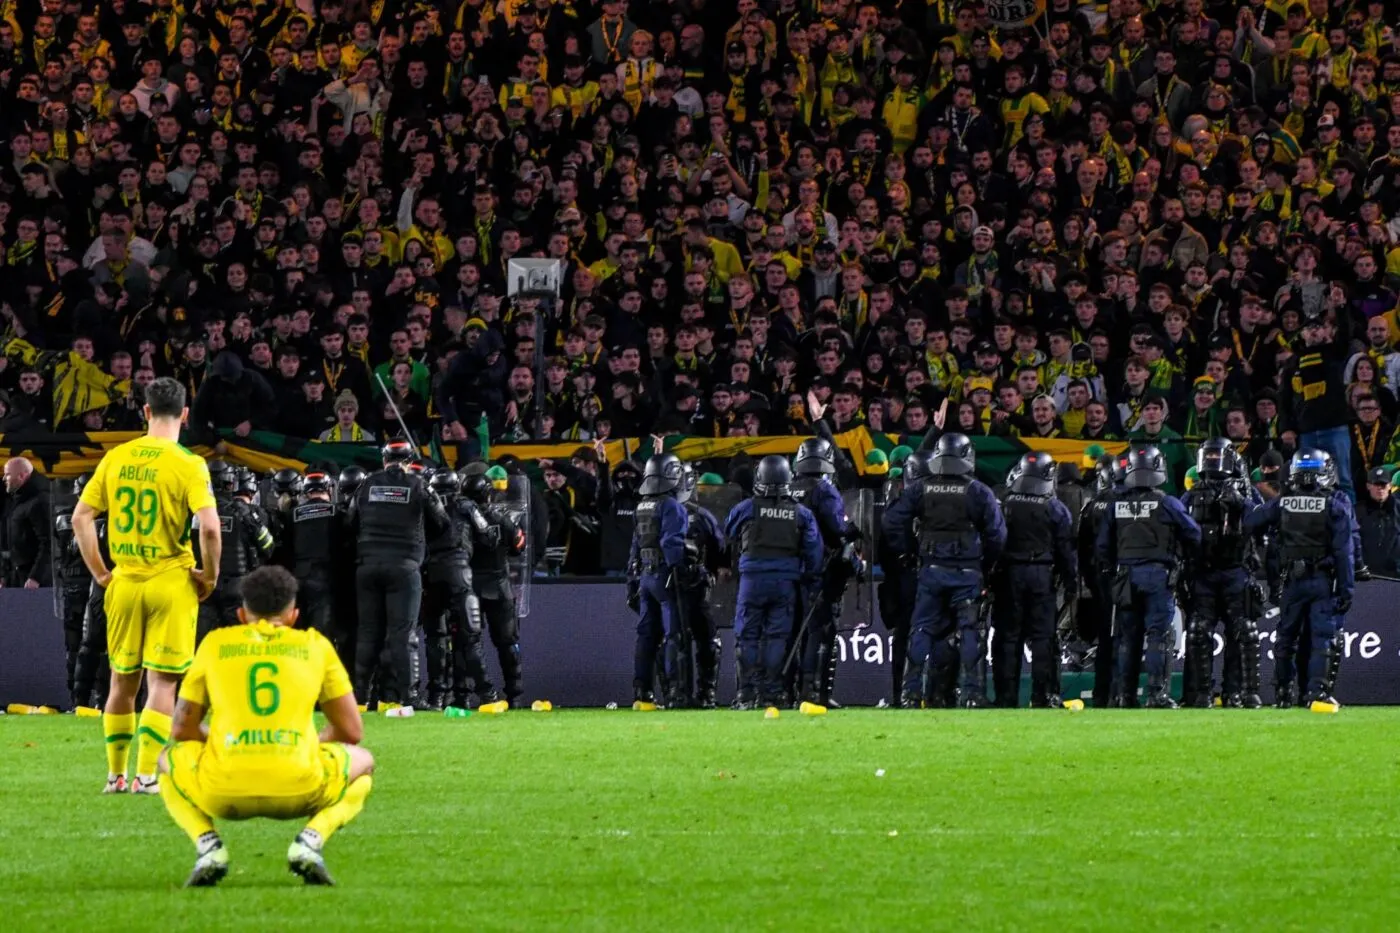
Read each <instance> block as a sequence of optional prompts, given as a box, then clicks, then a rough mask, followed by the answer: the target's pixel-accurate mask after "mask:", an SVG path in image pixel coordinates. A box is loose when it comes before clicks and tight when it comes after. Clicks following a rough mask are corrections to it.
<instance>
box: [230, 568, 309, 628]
mask: <svg viewBox="0 0 1400 933" xmlns="http://www.w3.org/2000/svg"><path fill="white" fill-rule="evenodd" d="M238 595H239V597H240V598H241V599H242V600H243V605H242V606H240V607H239V608H238V621H240V622H242V623H244V624H245V625H248V624H251V623H253V622H257V621H258V620H259V619H263V620H266V621H268V622H271V623H273V624H275V625H296V623H297V616H299V615H300V614H301V610H299V609H297V579H296V577H294V576H292V575H291V573H290V572H289V571H288V570H286V569H285V568H283V567H278V566H276V565H275V564H268V565H267V566H266V567H259V568H258V569H257V570H254V571H253V572H252V573H250V574H248V575H247V576H245V577H244V578H243V582H242V583H241V584H239V588H238Z"/></svg>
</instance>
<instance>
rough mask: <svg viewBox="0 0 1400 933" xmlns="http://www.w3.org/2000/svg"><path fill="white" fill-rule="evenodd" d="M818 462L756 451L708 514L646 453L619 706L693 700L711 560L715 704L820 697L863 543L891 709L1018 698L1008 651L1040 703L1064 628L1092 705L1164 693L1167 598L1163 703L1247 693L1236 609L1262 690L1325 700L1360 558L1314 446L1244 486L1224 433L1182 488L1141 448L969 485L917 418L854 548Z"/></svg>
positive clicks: (1014, 702)
mask: <svg viewBox="0 0 1400 933" xmlns="http://www.w3.org/2000/svg"><path fill="white" fill-rule="evenodd" d="M836 455H837V450H836V448H835V447H834V446H833V445H832V444H831V443H830V442H829V441H827V440H826V439H824V438H813V439H810V440H808V441H806V442H804V443H803V444H802V445H801V448H800V449H799V451H798V454H797V456H796V458H795V460H794V465H793V467H792V468H790V467H789V465H788V462H787V460H786V459H785V458H783V457H779V456H770V457H765V458H763V460H762V461H760V463H759V464H758V467H757V469H756V471H755V478H754V485H753V495H752V497H750V498H748V499H745V500H743V501H742V502H739V503H737V504H735V505H733V506H732V508H729V509H728V511H727V514H725V515H724V516H723V519H722V521H717V520H716V518H715V516H713V515H711V514H710V513H709V512H708V511H706V510H705V509H703V508H700V507H699V506H698V505H697V504H696V503H695V501H694V498H695V479H694V474H693V473H692V472H691V471H690V468H689V466H688V465H687V464H684V463H682V462H681V461H679V460H677V459H676V458H675V457H674V456H672V455H659V456H655V457H652V458H651V459H650V460H648V461H647V463H646V466H645V471H644V478H643V482H642V486H641V489H640V499H639V501H638V503H637V506H636V525H635V531H634V535H633V540H632V551H631V562H630V564H629V605H630V606H631V607H632V608H633V610H634V611H637V612H638V615H639V619H638V628H637V651H636V658H635V660H636V663H635V669H634V684H633V686H634V703H633V705H634V708H636V709H642V710H649V709H655V708H657V707H658V706H659V705H661V704H663V703H664V704H665V705H668V706H672V707H686V706H699V707H712V706H714V704H715V692H716V691H715V680H714V671H715V670H717V664H716V648H715V645H716V642H715V641H714V638H713V634H714V630H715V622H714V619H713V618H712V613H709V612H707V611H706V609H707V608H708V607H710V601H709V599H708V598H707V594H708V587H709V586H710V585H711V584H712V583H713V581H714V580H715V579H716V576H717V575H718V576H719V577H721V578H722V577H724V575H725V574H726V573H730V572H737V575H738V581H739V583H738V593H737V598H736V600H735V605H734V630H735V655H736V657H735V660H736V669H737V691H736V700H735V703H734V706H735V707H736V708H741V709H742V708H752V707H754V706H781V705H798V704H803V703H805V704H809V706H810V707H821V708H828V707H830V706H832V705H834V701H833V699H832V684H833V679H834V673H835V665H834V661H835V655H834V652H832V650H831V646H832V644H833V642H834V639H835V637H836V635H837V633H838V631H839V630H840V624H841V621H840V606H841V601H842V595H843V591H844V590H845V588H846V586H847V585H848V581H849V580H850V579H853V578H859V577H861V575H862V574H863V573H864V572H865V567H864V555H866V554H870V553H874V554H875V555H877V556H878V557H879V559H880V563H881V566H882V570H883V581H882V583H881V588H880V599H879V605H880V609H881V615H882V617H883V621H884V623H885V625H886V627H887V629H888V631H889V632H890V636H891V640H892V649H893V650H892V652H891V656H892V658H893V659H894V662H895V663H894V665H893V668H894V669H893V684H892V686H893V688H894V696H895V697H897V702H898V705H900V706H902V707H905V708H921V707H953V706H957V707H963V708H980V707H984V706H991V705H995V706H1001V707H1017V706H1021V705H1023V704H1024V701H1025V698H1023V697H1022V695H1021V675H1022V668H1023V664H1024V660H1025V658H1026V655H1027V653H1029V657H1030V674H1031V676H1030V695H1029V698H1028V699H1029V703H1030V705H1031V706H1033V707H1049V708H1056V707H1061V706H1063V705H1064V704H1065V700H1066V698H1065V697H1064V696H1063V693H1062V688H1061V669H1062V663H1063V658H1064V657H1065V654H1066V645H1067V643H1070V644H1074V645H1078V646H1080V650H1078V651H1077V653H1076V654H1075V657H1076V658H1077V659H1078V660H1080V661H1082V662H1083V663H1084V664H1085V665H1086V666H1088V665H1090V664H1092V668H1093V670H1094V688H1093V702H1094V705H1096V706H1118V707H1136V706H1139V705H1145V706H1148V707H1154V708H1172V707H1175V706H1177V705H1178V704H1177V701H1176V700H1175V699H1174V698H1173V696H1172V690H1171V670H1172V660H1173V657H1174V655H1175V649H1176V638H1177V634H1176V625H1175V619H1176V616H1177V609H1178V608H1180V609H1181V615H1182V619H1183V625H1184V630H1185V639H1184V641H1185V645H1186V653H1185V663H1184V665H1183V683H1182V687H1183V689H1182V694H1181V696H1182V703H1184V704H1185V705H1187V706H1192V707H1209V706H1212V705H1222V706H1227V707H1235V708H1257V707H1259V706H1261V705H1262V703H1263V700H1262V697H1261V691H1260V683H1259V679H1260V673H1259V669H1260V668H1259V665H1260V650H1261V648H1260V637H1259V622H1260V620H1261V619H1263V618H1264V617H1265V616H1266V615H1268V614H1270V613H1271V612H1277V614H1278V616H1279V625H1278V631H1277V634H1276V636H1275V644H1274V647H1273V651H1274V656H1275V658H1276V664H1275V704H1276V705H1278V706H1280V707H1290V706H1296V705H1309V706H1313V707H1314V708H1318V707H1319V706H1321V707H1322V708H1325V709H1336V708H1337V701H1336V699H1335V691H1336V680H1337V674H1338V668H1339V665H1340V658H1341V650H1340V645H1341V632H1342V626H1343V623H1344V619H1345V615H1346V612H1347V610H1348V609H1349V607H1350V604H1351V598H1352V593H1353V591H1354V587H1355V582H1356V580H1357V579H1358V578H1361V579H1364V578H1365V577H1366V571H1365V568H1364V567H1358V566H1357V564H1358V563H1359V554H1360V550H1359V545H1358V544H1357V541H1356V538H1357V535H1356V522H1355V519H1354V517H1353V514H1352V508H1351V504H1350V500H1349V499H1348V498H1347V497H1346V496H1345V495H1343V494H1341V493H1340V492H1339V491H1338V490H1337V488H1336V469H1335V466H1334V464H1333V463H1332V461H1331V458H1330V456H1329V455H1327V454H1326V453H1325V452H1322V451H1316V450H1303V451H1300V452H1299V453H1297V454H1296V455H1295V456H1294V458H1293V460H1292V463H1291V464H1290V469H1289V471H1288V474H1287V478H1286V480H1285V481H1284V482H1283V485H1282V488H1281V490H1280V494H1278V495H1276V496H1274V497H1273V498H1271V499H1269V500H1268V501H1267V502H1266V501H1265V500H1264V499H1263V498H1262V497H1261V496H1260V494H1259V493H1258V492H1257V491H1256V490H1255V488H1254V487H1253V486H1252V485H1250V482H1249V478H1248V477H1247V475H1246V474H1245V467H1244V464H1243V461H1242V460H1241V458H1240V457H1239V456H1238V454H1237V453H1236V451H1235V449H1234V448H1233V446H1232V445H1231V444H1230V443H1229V442H1228V441H1227V440H1224V439H1211V440H1208V441H1206V442H1205V443H1203V444H1202V445H1201V446H1200V448H1199V450H1198V456H1197V465H1196V469H1195V470H1193V471H1192V473H1193V474H1194V478H1195V485H1194V487H1193V488H1191V489H1190V490H1189V491H1188V492H1187V493H1186V495H1185V496H1184V497H1183V498H1181V499H1177V498H1176V497H1173V496H1171V495H1168V494H1167V493H1166V492H1164V491H1163V490H1162V487H1163V486H1164V485H1165V484H1166V481H1167V474H1166V464H1165V460H1164V457H1163V454H1162V452H1161V451H1160V450H1158V449H1157V448H1156V447H1154V446H1151V445H1135V446H1132V447H1130V448H1129V449H1128V450H1126V451H1125V452H1124V453H1122V454H1120V455H1118V456H1116V457H1114V456H1108V455H1105V456H1103V457H1101V458H1099V460H1098V462H1097V463H1096V464H1095V465H1094V467H1093V468H1092V469H1091V470H1090V471H1089V472H1088V475H1087V476H1084V477H1080V476H1079V475H1078V470H1077V467H1076V468H1075V469H1073V470H1065V469H1063V468H1062V467H1061V465H1059V464H1057V463H1056V462H1055V461H1054V459H1053V458H1052V457H1051V456H1050V455H1048V454H1046V453H1039V452H1032V453H1028V454H1026V455H1025V456H1024V457H1023V458H1021V460H1020V462H1019V463H1018V464H1017V465H1016V467H1015V468H1014V469H1013V470H1012V471H1011V474H1010V475H1009V476H1008V477H1007V481H1006V484H1005V486H1004V487H1003V488H1001V489H999V490H997V491H994V490H993V489H992V488H991V487H989V486H988V485H986V484H985V483H983V482H982V481H980V480H979V479H977V477H976V475H975V474H976V462H975V451H974V448H973V445H972V442H971V441H970V440H969V439H968V438H967V437H965V436H963V435H960V434H943V435H941V436H940V435H938V434H937V433H935V434H933V435H931V436H930V437H928V438H926V441H925V443H924V444H923V445H922V446H921V448H920V449H919V450H917V451H914V452H912V453H910V454H909V455H908V457H907V459H905V460H904V461H903V463H902V470H901V473H900V475H899V476H898V477H896V478H892V479H891V480H890V481H889V482H887V483H886V484H885V489H884V495H883V499H884V513H883V518H882V521H881V523H880V530H879V533H878V535H875V536H873V537H875V538H877V540H871V537H872V536H871V535H869V534H866V533H864V532H863V530H862V528H861V527H859V525H858V524H857V523H853V522H852V521H851V519H850V517H848V515H847V513H846V509H845V507H844V504H843V501H842V497H841V494H840V493H839V492H838V491H837V490H836V489H835V487H834V485H833V483H832V474H833V473H834V472H835V468H834V458H835V456H836ZM794 469H795V472H796V474H797V475H796V478H795V479H794V477H793V471H794ZM1066 474H1069V475H1066ZM1066 503H1070V504H1071V505H1073V506H1075V508H1076V509H1077V514H1076V512H1075V511H1072V510H1071V508H1070V507H1069V505H1067V504H1066ZM1081 503H1082V505H1081ZM721 525H722V529H723V530H722V531H721V532H719V533H716V532H715V528H716V527H719V526H721ZM863 624H865V621H863V620H856V621H855V625H856V626H857V627H859V626H861V625H863ZM1217 631H1219V633H1220V636H1221V638H1222V640H1223V643H1224V646H1225V651H1224V663H1223V665H1222V671H1221V678H1220V683H1219V690H1218V691H1217V689H1216V679H1215V670H1214V653H1215V651H1214V649H1215V644H1216V641H1215V639H1216V637H1217ZM989 639H990V642H991V643H990V646H989V644H988V641H989ZM989 649H990V650H989ZM692 656H693V666H694V669H695V670H697V671H699V672H700V676H699V677H698V678H696V679H694V680H692V679H691V678H690V675H689V673H688V670H689V667H688V666H689V665H691V663H692ZM989 656H990V667H991V678H990V679H991V685H990V686H991V688H992V690H991V693H990V694H989V692H988V682H987V681H988V676H987V674H988V671H987V668H988V658H989ZM658 662H659V663H658ZM1144 673H1145V674H1146V684H1145V690H1143V691H1141V692H1140V690H1139V684H1140V682H1141V679H1142V675H1143V674H1144ZM658 680H659V682H660V684H661V693H660V695H659V696H658V693H657V691H656V689H655V687H656V684H657V682H658ZM1071 699H1076V698H1071Z"/></svg>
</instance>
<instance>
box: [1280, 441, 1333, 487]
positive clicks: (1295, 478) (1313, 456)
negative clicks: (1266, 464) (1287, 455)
mask: <svg viewBox="0 0 1400 933" xmlns="http://www.w3.org/2000/svg"><path fill="white" fill-rule="evenodd" d="M1336 477H1337V467H1336V465H1335V464H1334V463H1333V462H1332V455H1331V454H1329V453H1328V452H1327V451H1325V450H1318V449H1316V448H1308V449H1306V450H1300V451H1298V452H1297V453H1296V454H1294V455H1293V459H1292V460H1290V461H1289V463H1288V485H1289V486H1290V487H1292V488H1294V489H1299V490H1304V491H1312V490H1314V489H1331V488H1332V484H1334V483H1335V482H1336Z"/></svg>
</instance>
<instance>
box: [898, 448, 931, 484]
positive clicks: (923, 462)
mask: <svg viewBox="0 0 1400 933" xmlns="http://www.w3.org/2000/svg"><path fill="white" fill-rule="evenodd" d="M932 459H933V454H931V453H929V452H928V451H927V450H916V451H914V452H913V453H912V454H910V455H909V456H908V457H906V458H905V459H904V485H905V488H908V486H909V484H910V483H920V482H923V481H924V480H926V479H928V478H929V477H930V476H932V475H933V472H932V470H931V469H930V468H929V461H930V460H932Z"/></svg>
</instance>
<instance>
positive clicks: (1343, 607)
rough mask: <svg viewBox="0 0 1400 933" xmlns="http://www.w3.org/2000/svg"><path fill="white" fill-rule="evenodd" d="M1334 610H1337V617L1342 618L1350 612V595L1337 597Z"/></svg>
mask: <svg viewBox="0 0 1400 933" xmlns="http://www.w3.org/2000/svg"><path fill="white" fill-rule="evenodd" d="M1336 610H1337V615H1339V616H1344V615H1346V614H1347V613H1348V612H1350V611H1351V594H1350V593H1347V594H1346V595H1344V596H1338V597H1337V603H1336Z"/></svg>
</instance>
